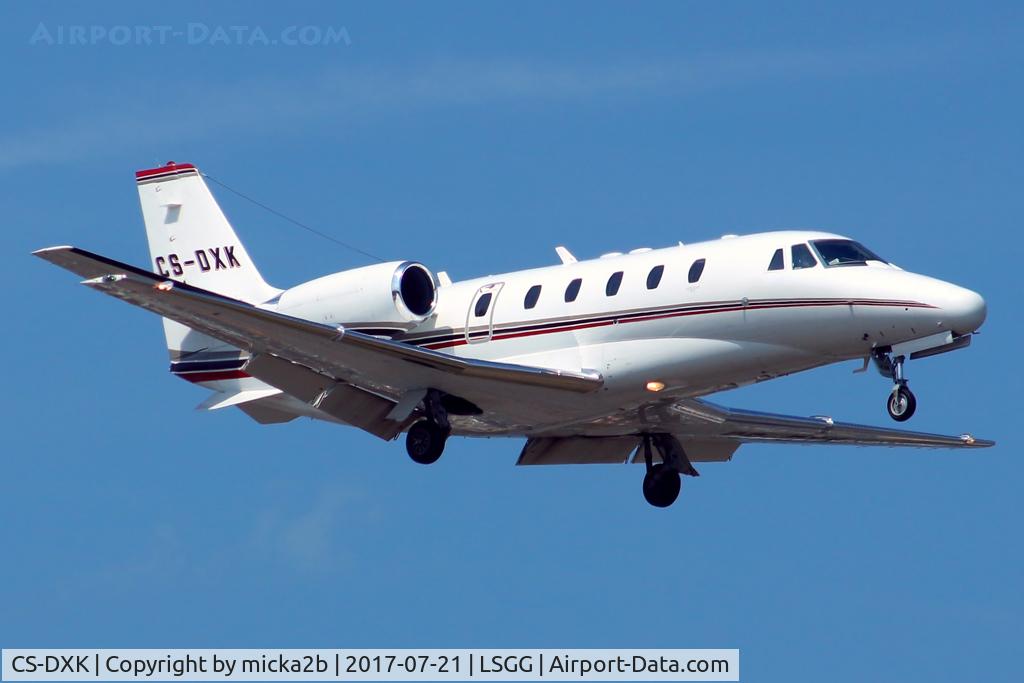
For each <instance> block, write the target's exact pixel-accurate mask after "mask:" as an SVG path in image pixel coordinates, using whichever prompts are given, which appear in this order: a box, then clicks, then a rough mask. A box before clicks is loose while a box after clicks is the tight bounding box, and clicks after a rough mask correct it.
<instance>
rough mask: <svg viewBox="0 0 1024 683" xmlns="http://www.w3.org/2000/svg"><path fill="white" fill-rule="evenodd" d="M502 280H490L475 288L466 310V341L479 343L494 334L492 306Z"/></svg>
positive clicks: (495, 301)
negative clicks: (490, 281)
mask: <svg viewBox="0 0 1024 683" xmlns="http://www.w3.org/2000/svg"><path fill="white" fill-rule="evenodd" d="M504 285H505V283H504V282H492V283H490V284H487V285H484V286H483V287H481V288H480V289H478V290H476V294H474V295H473V299H472V300H471V301H470V302H469V310H468V311H466V342H468V343H470V344H479V343H481V342H487V341H490V340H491V337H492V336H494V307H495V305H496V304H497V302H498V294H499V293H500V292H501V288H502V287H503V286H504Z"/></svg>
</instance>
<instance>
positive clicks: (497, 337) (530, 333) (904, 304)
mask: <svg viewBox="0 0 1024 683" xmlns="http://www.w3.org/2000/svg"><path fill="white" fill-rule="evenodd" d="M822 306H890V307H894V308H934V306H931V305H929V304H922V303H917V302H909V301H899V302H882V301H820V302H782V303H774V304H748V305H746V306H742V305H739V306H731V307H729V308H716V309H711V310H707V309H705V310H696V311H678V312H674V313H652V314H651V315H646V316H638V317H633V318H622V319H614V320H603V321H599V322H592V323H580V324H577V325H573V324H568V325H567V326H564V327H551V328H548V329H543V330H527V331H525V332H512V333H508V334H501V333H500V332H498V333H495V334H494V336H493V337H491V338H490V339H487V340H481V341H501V340H503V339H518V338H520V337H534V336H537V335H541V334H555V333H558V332H573V331H575V330H585V329H589V328H593V327H605V326H607V325H625V324H627V323H636V322H647V321H649V320H664V319H666V318H682V317H684V316H690V315H709V314H712V313H734V312H737V311H752V310H761V309H768V308H803V307H808V308H816V307H822ZM468 343H469V342H468V341H467V340H466V338H465V337H462V338H460V339H455V340H452V341H445V342H437V343H434V344H425V345H424V346H423V348H425V349H431V350H433V351H437V350H439V349H446V348H451V347H455V346H463V345H465V344H468Z"/></svg>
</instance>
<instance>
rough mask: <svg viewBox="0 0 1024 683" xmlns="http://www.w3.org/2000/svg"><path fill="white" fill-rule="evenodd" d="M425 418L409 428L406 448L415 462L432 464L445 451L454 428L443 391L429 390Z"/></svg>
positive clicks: (424, 406) (424, 400)
mask: <svg viewBox="0 0 1024 683" xmlns="http://www.w3.org/2000/svg"><path fill="white" fill-rule="evenodd" d="M423 408H424V414H425V418H424V419H422V420H420V421H419V422H417V423H416V424H414V425H413V426H412V427H410V428H409V432H408V433H407V434H406V435H405V450H406V451H407V452H408V453H409V457H410V458H412V459H413V462H418V463H419V464H421V465H430V464H432V463H435V462H437V459H438V458H440V457H441V453H443V452H444V445H445V443H446V442H447V441H448V435H449V434H451V431H452V428H451V425H450V424H449V423H448V412H447V411H446V410H445V409H444V406H442V405H441V392H439V391H437V390H436V389H430V390H428V391H427V395H426V396H424V397H423Z"/></svg>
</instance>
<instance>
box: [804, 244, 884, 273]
mask: <svg viewBox="0 0 1024 683" xmlns="http://www.w3.org/2000/svg"><path fill="white" fill-rule="evenodd" d="M811 246H812V247H814V250H815V251H817V252H818V256H820V257H821V262H822V263H824V264H825V266H826V267H828V266H863V265H866V264H867V262H868V261H880V262H881V263H888V261H886V260H885V259H883V258H882V257H881V256H879V255H878V254H876V253H874V252H873V251H871V250H870V249H868V248H867V247H865V246H864V245H863V244H861V243H860V242H854V241H853V240H811Z"/></svg>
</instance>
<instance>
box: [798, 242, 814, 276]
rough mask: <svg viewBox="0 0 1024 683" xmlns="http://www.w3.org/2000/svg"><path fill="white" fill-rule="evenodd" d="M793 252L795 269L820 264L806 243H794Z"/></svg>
mask: <svg viewBox="0 0 1024 683" xmlns="http://www.w3.org/2000/svg"><path fill="white" fill-rule="evenodd" d="M792 252H793V270H800V269H801V268H813V267H814V266H816V265H818V262H817V261H815V260H814V254H812V253H811V250H810V249H808V248H807V245H806V244H794V245H793V248H792Z"/></svg>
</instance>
